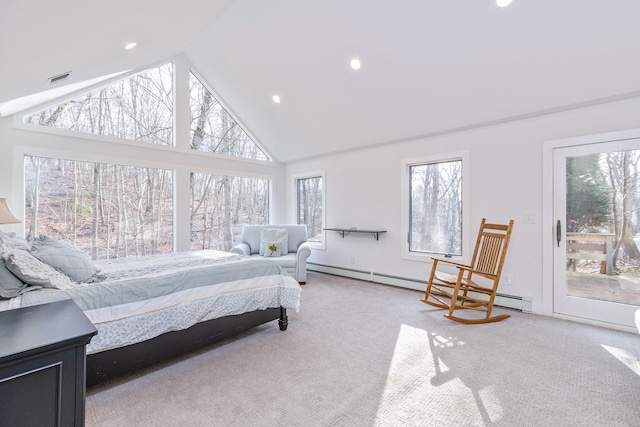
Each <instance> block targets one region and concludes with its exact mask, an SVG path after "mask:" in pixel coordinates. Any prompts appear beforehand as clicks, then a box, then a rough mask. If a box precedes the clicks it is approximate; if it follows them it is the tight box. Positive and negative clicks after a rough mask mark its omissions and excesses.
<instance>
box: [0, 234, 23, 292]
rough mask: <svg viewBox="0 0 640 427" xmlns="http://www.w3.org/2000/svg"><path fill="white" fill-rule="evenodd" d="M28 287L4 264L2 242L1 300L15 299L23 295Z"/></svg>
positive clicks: (0, 264) (0, 269)
mask: <svg viewBox="0 0 640 427" xmlns="http://www.w3.org/2000/svg"><path fill="white" fill-rule="evenodd" d="M25 289H27V285H26V284H25V283H22V281H21V280H20V279H18V278H17V277H16V276H14V275H13V273H12V272H10V271H9V270H8V269H7V266H6V265H5V263H4V254H3V251H2V242H0V298H14V297H17V296H18V295H20V294H21V293H23V292H24V291H25Z"/></svg>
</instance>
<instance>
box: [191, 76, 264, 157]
mask: <svg viewBox="0 0 640 427" xmlns="http://www.w3.org/2000/svg"><path fill="white" fill-rule="evenodd" d="M189 87H190V89H191V101H190V105H191V148H192V149H194V150H200V151H207V152H210V153H216V154H226V155H229V156H234V157H244V158H247V159H255V160H269V159H268V158H267V156H266V155H265V154H264V152H263V151H262V150H261V149H260V147H258V145H257V144H256V143H255V142H254V141H253V140H252V139H251V137H249V135H247V133H246V132H245V131H244V129H242V128H241V127H240V125H239V124H238V123H237V122H236V121H235V120H234V119H233V117H231V115H230V114H229V113H228V112H227V110H225V109H224V108H223V107H222V105H220V102H218V101H217V100H216V99H215V98H214V97H213V95H212V94H211V92H209V91H208V90H207V88H206V87H205V86H204V85H203V84H202V83H201V82H200V81H199V80H198V78H197V77H196V76H194V75H193V73H190V75H189Z"/></svg>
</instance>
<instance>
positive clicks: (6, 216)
mask: <svg viewBox="0 0 640 427" xmlns="http://www.w3.org/2000/svg"><path fill="white" fill-rule="evenodd" d="M19 222H20V220H19V219H18V218H16V216H15V215H14V214H13V212H11V209H9V206H8V205H7V199H2V198H0V224H17V223H19Z"/></svg>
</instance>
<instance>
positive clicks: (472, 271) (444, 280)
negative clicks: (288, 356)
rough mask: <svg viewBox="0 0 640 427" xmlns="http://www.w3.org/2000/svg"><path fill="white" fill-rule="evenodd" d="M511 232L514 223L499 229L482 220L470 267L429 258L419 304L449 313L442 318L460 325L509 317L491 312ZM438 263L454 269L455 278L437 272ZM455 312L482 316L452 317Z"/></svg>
mask: <svg viewBox="0 0 640 427" xmlns="http://www.w3.org/2000/svg"><path fill="white" fill-rule="evenodd" d="M512 229H513V220H511V221H509V224H508V225H502V224H487V223H486V220H485V219H484V218H483V219H482V223H481V224H480V231H479V233H478V240H477V241H476V247H475V250H474V251H473V257H472V258H471V264H470V265H464V264H460V263H457V262H453V261H447V260H443V259H437V258H432V259H433V267H432V268H431V275H430V276H429V282H428V284H427V290H426V292H425V297H424V299H423V300H421V301H422V302H423V303H425V304H429V305H432V306H434V307H439V308H444V309H447V310H449V314H445V317H447V318H449V319H451V320H455V321H456V322H461V323H471V324H476V323H489V322H498V321H500V320H504V319H506V318H508V317H511V316H510V315H508V314H501V315H498V316H493V317H491V310H492V309H493V301H494V299H495V297H496V292H497V290H498V283H499V282H500V274H501V273H502V265H503V264H504V258H505V255H506V254H507V248H508V246H509V239H510V238H511V230H512ZM439 263H447V264H450V265H453V266H455V267H457V268H458V274H457V275H455V274H448V273H444V272H441V271H438V270H437V268H438V264H439ZM455 310H478V311H482V312H484V313H485V316H484V317H483V318H479V319H476V318H466V317H465V318H463V317H457V316H454V314H453V313H454V311H455Z"/></svg>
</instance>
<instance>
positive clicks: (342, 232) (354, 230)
mask: <svg viewBox="0 0 640 427" xmlns="http://www.w3.org/2000/svg"><path fill="white" fill-rule="evenodd" d="M323 230H328V231H337V232H338V234H339V235H340V237H342V238H343V239H344V236H348V235H349V234H351V233H369V234H372V235H373V237H375V238H376V240H378V237H379V236H380V234H382V233H386V232H387V230H359V229H357V228H323Z"/></svg>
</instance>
